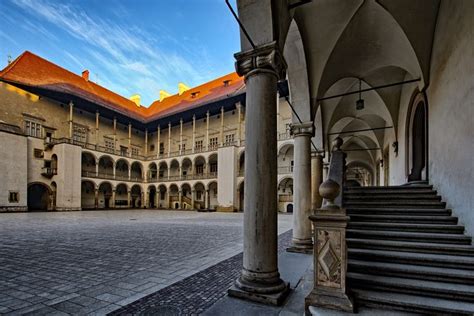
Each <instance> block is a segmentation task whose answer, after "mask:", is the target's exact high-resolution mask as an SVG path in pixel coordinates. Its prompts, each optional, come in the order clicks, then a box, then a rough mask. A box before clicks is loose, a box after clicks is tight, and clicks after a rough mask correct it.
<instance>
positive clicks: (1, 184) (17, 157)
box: [0, 132, 28, 211]
mask: <svg viewBox="0 0 474 316" xmlns="http://www.w3.org/2000/svg"><path fill="white" fill-rule="evenodd" d="M27 146H28V143H27V138H26V137H25V136H22V135H16V134H9V133H5V132H0V148H1V150H0V174H1V175H2V181H0V192H1V193H0V210H1V211H5V210H6V211H9V210H11V211H26V209H27V185H28V183H27V170H28V168H27ZM6 149H14V150H6ZM10 191H13V192H18V203H10V202H9V201H8V198H9V193H10Z"/></svg>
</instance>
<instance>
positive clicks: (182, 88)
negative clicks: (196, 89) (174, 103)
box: [178, 82, 189, 95]
mask: <svg viewBox="0 0 474 316" xmlns="http://www.w3.org/2000/svg"><path fill="white" fill-rule="evenodd" d="M187 90H189V87H188V86H187V85H185V84H184V83H182V82H180V83H178V94H179V95H182V94H183V93H184V92H185V91H187Z"/></svg>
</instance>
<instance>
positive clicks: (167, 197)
mask: <svg viewBox="0 0 474 316" xmlns="http://www.w3.org/2000/svg"><path fill="white" fill-rule="evenodd" d="M166 201H167V203H168V208H169V209H170V208H171V195H170V192H169V189H168V190H166Z"/></svg>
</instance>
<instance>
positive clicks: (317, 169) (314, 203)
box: [311, 153, 323, 210]
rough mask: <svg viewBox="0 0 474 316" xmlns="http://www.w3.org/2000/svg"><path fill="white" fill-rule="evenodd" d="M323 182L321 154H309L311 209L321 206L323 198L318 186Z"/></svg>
mask: <svg viewBox="0 0 474 316" xmlns="http://www.w3.org/2000/svg"><path fill="white" fill-rule="evenodd" d="M321 183H323V156H321V155H320V154H319V153H312V154H311V209H312V210H315V209H318V208H321V205H322V203H323V198H322V197H321V195H320V194H319V186H320V185H321Z"/></svg>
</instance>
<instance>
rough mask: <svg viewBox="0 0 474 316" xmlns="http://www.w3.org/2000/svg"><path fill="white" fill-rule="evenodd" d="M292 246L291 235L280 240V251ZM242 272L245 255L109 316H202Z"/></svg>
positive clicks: (222, 263) (193, 276)
mask: <svg viewBox="0 0 474 316" xmlns="http://www.w3.org/2000/svg"><path fill="white" fill-rule="evenodd" d="M290 243H291V231H288V232H285V233H283V234H282V235H280V236H279V240H278V248H279V249H278V250H279V251H284V250H285V249H286V248H287V247H288V246H289V245H290ZM241 270H242V253H239V254H237V255H235V256H233V257H231V258H229V259H227V260H224V261H222V262H219V263H217V264H216V265H214V266H212V267H210V268H207V269H205V270H203V271H201V272H198V273H196V274H194V275H192V276H190V277H188V278H185V279H184V280H181V281H179V282H176V283H175V284H173V285H170V286H168V287H166V288H164V289H162V290H160V291H158V292H156V293H154V294H150V295H148V296H146V297H144V298H142V299H140V300H138V301H136V302H134V303H132V304H129V305H127V306H124V307H122V308H120V309H119V310H116V311H114V312H112V313H110V314H109V315H113V316H117V315H170V316H171V315H173V316H181V315H183V316H184V315H199V314H201V313H202V312H204V311H206V310H207V309H208V308H209V307H211V306H212V305H213V304H214V303H216V302H217V301H218V300H219V299H221V298H222V297H224V296H225V295H226V294H227V289H229V288H230V287H231V286H232V285H233V283H234V281H235V280H236V279H237V278H238V276H239V275H240V271H241Z"/></svg>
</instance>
